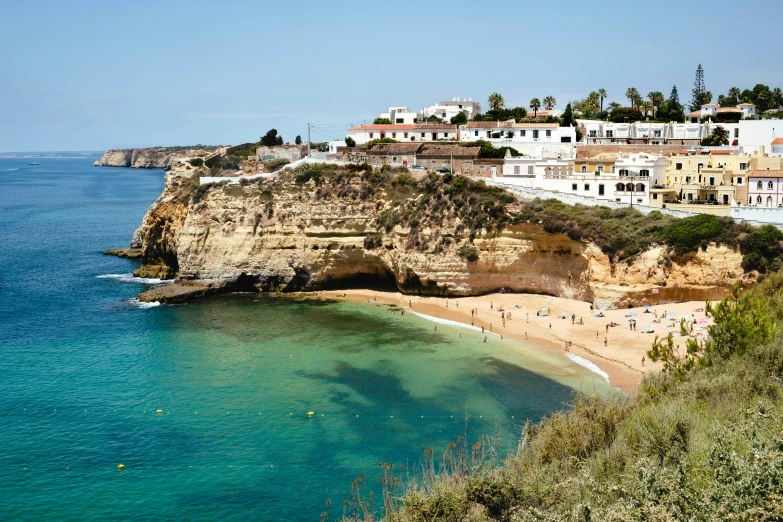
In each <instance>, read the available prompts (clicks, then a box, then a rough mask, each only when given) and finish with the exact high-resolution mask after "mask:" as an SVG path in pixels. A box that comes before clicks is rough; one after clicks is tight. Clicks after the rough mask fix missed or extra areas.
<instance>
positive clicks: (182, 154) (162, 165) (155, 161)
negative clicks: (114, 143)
mask: <svg viewBox="0 0 783 522" xmlns="http://www.w3.org/2000/svg"><path fill="white" fill-rule="evenodd" d="M217 149H218V147H201V146H195V147H151V148H144V149H112V150H107V151H106V152H104V153H103V156H101V157H100V159H99V160H98V161H96V162H95V163H94V165H95V166H96V167H129V168H134V169H169V168H172V167H173V166H174V165H176V164H177V163H178V161H179V160H180V159H181V158H191V157H194V156H202V157H207V156H210V155H212V154H214V153H215V152H216V150H217Z"/></svg>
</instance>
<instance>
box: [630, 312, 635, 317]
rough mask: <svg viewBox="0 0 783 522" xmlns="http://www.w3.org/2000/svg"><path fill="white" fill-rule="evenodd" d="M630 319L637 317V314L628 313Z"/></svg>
mask: <svg viewBox="0 0 783 522" xmlns="http://www.w3.org/2000/svg"><path fill="white" fill-rule="evenodd" d="M628 316H629V317H636V312H628Z"/></svg>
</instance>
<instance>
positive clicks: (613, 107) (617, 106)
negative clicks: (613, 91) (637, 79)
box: [609, 102, 622, 111]
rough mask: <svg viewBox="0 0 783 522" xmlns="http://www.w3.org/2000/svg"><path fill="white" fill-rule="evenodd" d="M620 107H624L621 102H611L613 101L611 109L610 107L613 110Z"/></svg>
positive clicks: (610, 105)
mask: <svg viewBox="0 0 783 522" xmlns="http://www.w3.org/2000/svg"><path fill="white" fill-rule="evenodd" d="M619 107H622V105H620V104H619V103H617V102H611V103H609V109H610V110H612V111H613V110H615V109H617V108H619Z"/></svg>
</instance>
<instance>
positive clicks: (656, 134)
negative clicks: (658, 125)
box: [653, 130, 661, 138]
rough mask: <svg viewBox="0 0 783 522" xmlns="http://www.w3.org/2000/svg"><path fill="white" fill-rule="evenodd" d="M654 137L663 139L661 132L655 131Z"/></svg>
mask: <svg viewBox="0 0 783 522" xmlns="http://www.w3.org/2000/svg"><path fill="white" fill-rule="evenodd" d="M653 136H654V137H656V138H660V137H661V131H659V130H654V131H653Z"/></svg>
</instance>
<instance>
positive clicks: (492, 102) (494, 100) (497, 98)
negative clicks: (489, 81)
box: [487, 92, 506, 111]
mask: <svg viewBox="0 0 783 522" xmlns="http://www.w3.org/2000/svg"><path fill="white" fill-rule="evenodd" d="M487 102H488V103H489V107H490V109H492V110H493V111H496V110H498V109H502V108H503V106H504V105H505V104H506V100H504V99H503V96H501V95H500V94H498V93H496V92H493V93H492V94H490V95H489V98H487Z"/></svg>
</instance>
